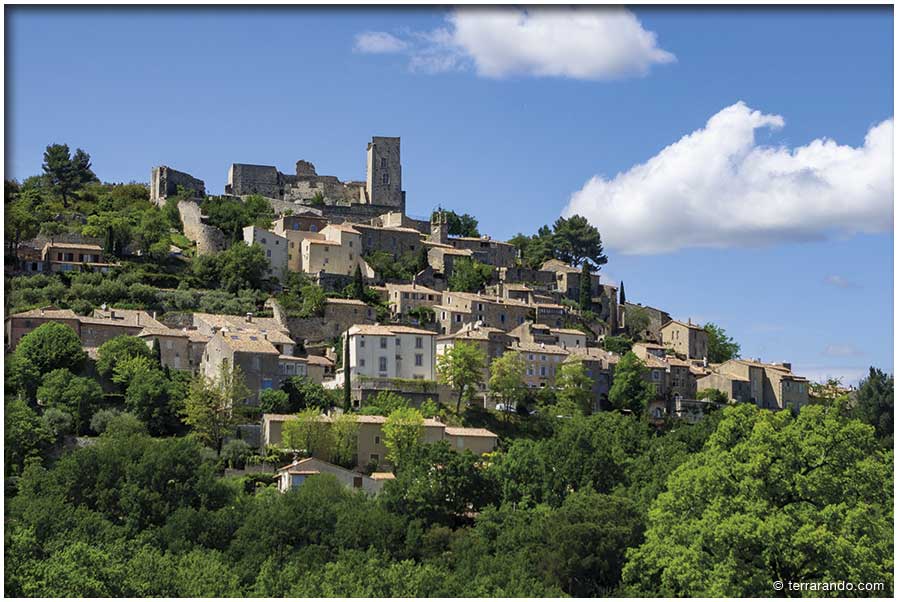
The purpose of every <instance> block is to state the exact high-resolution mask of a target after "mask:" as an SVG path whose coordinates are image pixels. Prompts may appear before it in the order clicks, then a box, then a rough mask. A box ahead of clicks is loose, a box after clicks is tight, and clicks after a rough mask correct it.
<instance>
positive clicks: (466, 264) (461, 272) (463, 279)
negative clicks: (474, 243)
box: [449, 257, 493, 293]
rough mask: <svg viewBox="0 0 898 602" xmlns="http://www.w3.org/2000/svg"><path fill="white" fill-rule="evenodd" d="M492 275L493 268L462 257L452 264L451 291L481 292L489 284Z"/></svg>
mask: <svg viewBox="0 0 898 602" xmlns="http://www.w3.org/2000/svg"><path fill="white" fill-rule="evenodd" d="M492 274H493V268H492V266H489V265H486V264H484V263H480V262H479V261H477V260H476V259H470V258H468V257H461V258H459V259H456V260H455V262H454V263H453V264H452V274H450V276H449V290H450V291H458V292H467V293H476V292H479V291H481V290H482V289H483V287H484V286H486V284H487V283H488V282H489V280H490V278H491V277H492Z"/></svg>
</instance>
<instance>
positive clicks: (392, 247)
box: [352, 224, 422, 259]
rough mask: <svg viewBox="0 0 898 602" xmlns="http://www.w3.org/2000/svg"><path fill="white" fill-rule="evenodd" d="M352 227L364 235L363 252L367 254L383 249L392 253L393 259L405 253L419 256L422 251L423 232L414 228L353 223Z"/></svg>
mask: <svg viewBox="0 0 898 602" xmlns="http://www.w3.org/2000/svg"><path fill="white" fill-rule="evenodd" d="M352 227H353V228H354V229H355V230H357V231H358V232H359V233H360V234H361V235H362V243H361V244H362V253H364V254H365V255H367V254H369V253H374V252H376V251H382V252H384V253H389V254H390V255H392V256H393V259H400V258H401V257H403V256H404V255H408V254H411V255H413V256H415V257H417V256H418V255H419V254H420V253H421V248H422V244H421V233H420V232H418V231H417V230H415V229H414V228H404V227H381V226H372V225H370V224H352Z"/></svg>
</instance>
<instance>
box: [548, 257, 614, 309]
mask: <svg viewBox="0 0 898 602" xmlns="http://www.w3.org/2000/svg"><path fill="white" fill-rule="evenodd" d="M540 269H541V270H543V271H548V272H555V290H557V291H558V292H559V293H561V294H562V295H563V296H564V297H567V298H568V299H570V300H572V301H579V300H580V286H581V284H580V277H581V276H582V273H581V271H580V269H578V268H575V267H573V266H570V265H568V264H566V263H564V262H563V261H559V260H558V259H550V260H548V261H546V262H545V263H543V265H542V267H541V268H540ZM588 286H589V290H590V297H598V296H600V295H601V294H602V289H601V277H600V276H599V274H590V276H589V283H588Z"/></svg>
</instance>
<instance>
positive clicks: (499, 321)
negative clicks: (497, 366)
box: [433, 291, 534, 334]
mask: <svg viewBox="0 0 898 602" xmlns="http://www.w3.org/2000/svg"><path fill="white" fill-rule="evenodd" d="M433 309H434V311H435V312H436V320H437V323H438V324H439V325H440V332H441V333H442V334H453V333H455V332H458V330H459V329H461V328H462V326H464V325H465V324H476V323H478V322H479V323H480V325H481V326H489V327H492V328H499V329H501V330H505V331H508V330H511V329H512V328H515V327H516V326H519V325H520V324H523V323H524V322H525V321H526V320H528V319H532V318H533V315H532V314H534V310H533V308H532V307H530V306H529V305H527V304H526V303H522V302H520V301H514V300H512V299H496V298H491V297H484V296H482V295H476V294H474V293H458V292H448V291H447V292H445V293H443V302H442V303H441V304H439V305H435V306H434V308H433Z"/></svg>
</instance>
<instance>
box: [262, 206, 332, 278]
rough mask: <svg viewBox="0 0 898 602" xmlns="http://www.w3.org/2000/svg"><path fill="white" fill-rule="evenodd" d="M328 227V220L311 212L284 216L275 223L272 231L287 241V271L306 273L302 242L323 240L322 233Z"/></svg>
mask: <svg viewBox="0 0 898 602" xmlns="http://www.w3.org/2000/svg"><path fill="white" fill-rule="evenodd" d="M325 227H327V219H325V218H323V217H321V216H320V215H316V214H313V213H309V212H304V213H300V214H294V215H282V216H281V217H279V218H278V219H276V220H275V221H274V224H273V225H272V231H273V232H274V233H275V234H277V235H278V236H283V237H284V238H286V239H287V270H288V271H290V272H305V271H306V269H305V266H304V265H303V263H302V241H303V240H305V239H307V238H308V239H310V240H323V239H324V235H323V234H321V231H322V230H323V229H324V228H325Z"/></svg>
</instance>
